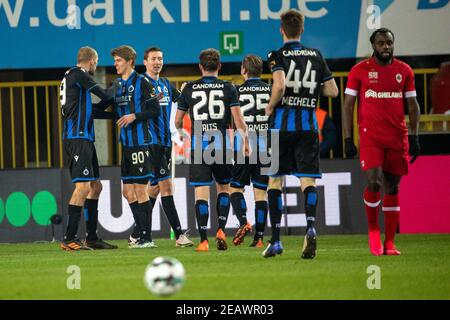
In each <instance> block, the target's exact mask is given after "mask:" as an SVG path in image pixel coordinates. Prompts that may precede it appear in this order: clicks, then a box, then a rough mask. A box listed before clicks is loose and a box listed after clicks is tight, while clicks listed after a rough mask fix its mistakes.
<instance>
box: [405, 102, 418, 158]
mask: <svg viewBox="0 0 450 320" xmlns="http://www.w3.org/2000/svg"><path fill="white" fill-rule="evenodd" d="M406 104H407V105H408V114H409V125H410V134H409V136H408V140H409V154H410V155H411V156H412V158H411V164H412V163H414V161H416V159H417V157H418V156H419V153H420V144H419V136H418V131H419V129H418V128H419V120H420V107H419V103H418V102H417V99H416V97H411V98H407V99H406Z"/></svg>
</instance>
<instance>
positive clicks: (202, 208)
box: [195, 200, 209, 242]
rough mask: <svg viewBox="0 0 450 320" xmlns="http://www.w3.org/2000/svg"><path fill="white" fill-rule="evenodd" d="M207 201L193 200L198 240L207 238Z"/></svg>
mask: <svg viewBox="0 0 450 320" xmlns="http://www.w3.org/2000/svg"><path fill="white" fill-rule="evenodd" d="M208 207H209V206H208V201H205V200H197V201H196V202H195V215H196V217H197V227H198V232H199V233H200V242H202V241H204V240H207V239H208V237H207V234H206V230H207V228H208V218H209V208H208Z"/></svg>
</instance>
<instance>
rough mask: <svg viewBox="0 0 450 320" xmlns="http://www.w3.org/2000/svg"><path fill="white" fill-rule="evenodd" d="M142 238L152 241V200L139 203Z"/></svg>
mask: <svg viewBox="0 0 450 320" xmlns="http://www.w3.org/2000/svg"><path fill="white" fill-rule="evenodd" d="M138 220H139V222H140V225H139V228H140V231H141V232H140V238H141V239H145V240H148V241H152V208H151V205H150V201H146V202H143V203H139V216H138Z"/></svg>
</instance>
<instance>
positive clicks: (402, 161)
mask: <svg viewBox="0 0 450 320" xmlns="http://www.w3.org/2000/svg"><path fill="white" fill-rule="evenodd" d="M359 159H360V163H361V167H362V169H363V170H364V171H366V170H369V169H373V168H382V169H383V171H384V172H389V173H392V174H395V175H397V176H405V175H407V174H408V163H409V155H408V144H406V146H405V147H404V148H403V149H391V148H386V147H380V146H377V145H376V144H373V143H361V145H360V149H359Z"/></svg>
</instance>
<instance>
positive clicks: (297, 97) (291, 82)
mask: <svg viewBox="0 0 450 320" xmlns="http://www.w3.org/2000/svg"><path fill="white" fill-rule="evenodd" d="M303 30H304V17H303V15H302V14H301V13H300V12H298V11H296V10H289V11H286V12H284V13H283V14H282V15H281V28H280V32H281V34H282V36H283V41H284V46H283V47H282V48H281V49H279V50H277V51H272V52H270V53H269V56H268V63H269V67H270V69H271V71H272V75H273V85H272V95H271V99H270V102H269V104H268V105H267V107H266V114H267V115H271V129H272V131H273V132H278V133H279V141H278V142H279V150H280V152H279V154H278V159H279V170H278V172H275V173H273V176H272V177H270V179H269V191H268V199H269V212H270V221H271V224H272V239H271V242H270V244H269V245H268V246H267V248H266V249H265V250H264V252H263V256H264V257H273V256H275V255H276V254H281V253H282V252H283V247H282V244H281V241H280V222H281V215H282V199H281V187H282V186H281V184H282V180H281V176H283V175H287V174H289V175H295V176H297V177H298V178H299V179H300V187H301V190H302V192H303V194H304V196H305V210H306V222H307V227H306V235H305V240H304V244H303V252H302V258H304V259H312V258H314V257H315V255H316V247H317V243H316V241H317V239H316V238H317V234H316V230H315V228H314V224H315V219H316V208H317V198H318V195H317V189H316V183H315V179H316V178H320V177H321V173H320V169H319V136H318V126H317V119H316V114H315V108H317V107H318V100H319V96H320V95H323V96H326V97H336V96H337V95H338V88H337V86H336V82H335V81H334V79H333V76H332V74H331V72H330V70H329V68H328V66H327V63H326V62H325V59H324V58H323V57H322V54H321V53H320V51H319V50H317V49H314V48H307V47H305V46H304V45H302V44H301V43H300V38H301V35H302V33H303ZM272 138H273V137H272ZM274 143H276V142H274V141H273V140H272V141H271V144H272V146H273V145H274ZM274 157H277V155H274V154H272V162H273V161H274Z"/></svg>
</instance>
